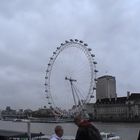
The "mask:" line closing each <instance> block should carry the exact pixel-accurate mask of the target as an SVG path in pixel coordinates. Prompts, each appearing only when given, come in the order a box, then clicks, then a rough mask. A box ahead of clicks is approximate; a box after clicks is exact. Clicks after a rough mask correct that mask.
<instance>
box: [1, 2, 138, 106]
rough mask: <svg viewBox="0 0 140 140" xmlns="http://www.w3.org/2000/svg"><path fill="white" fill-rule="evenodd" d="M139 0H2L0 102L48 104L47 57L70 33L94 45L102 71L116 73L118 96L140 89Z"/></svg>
mask: <svg viewBox="0 0 140 140" xmlns="http://www.w3.org/2000/svg"><path fill="white" fill-rule="evenodd" d="M139 14H140V1H138V0H133V1H132V0H123V1H122V0H118V1H115V0H114V1H113V0H77V1H74V0H59V1H58V0H57V1H56V0H39V1H38V0H30V1H28V0H12V1H10V0H4V1H2V0H1V1H0V78H1V81H0V108H3V107H5V106H7V105H10V106H12V107H15V108H38V107H39V106H44V105H46V99H45V93H44V85H43V84H44V76H45V69H46V67H47V63H48V61H49V57H50V56H51V55H52V52H53V51H54V50H55V49H56V47H58V46H59V45H60V43H61V42H63V41H64V40H66V39H69V38H78V39H81V40H84V41H85V42H87V43H88V44H89V47H91V48H92V49H93V51H94V52H95V55H96V59H97V62H98V69H99V76H101V75H104V74H106V72H107V74H111V75H114V76H116V80H117V93H118V96H125V95H126V91H127V90H130V91H131V92H140V87H139V75H140V67H139V54H140V47H139V44H140V43H139V40H140V27H139V25H140V19H139Z"/></svg>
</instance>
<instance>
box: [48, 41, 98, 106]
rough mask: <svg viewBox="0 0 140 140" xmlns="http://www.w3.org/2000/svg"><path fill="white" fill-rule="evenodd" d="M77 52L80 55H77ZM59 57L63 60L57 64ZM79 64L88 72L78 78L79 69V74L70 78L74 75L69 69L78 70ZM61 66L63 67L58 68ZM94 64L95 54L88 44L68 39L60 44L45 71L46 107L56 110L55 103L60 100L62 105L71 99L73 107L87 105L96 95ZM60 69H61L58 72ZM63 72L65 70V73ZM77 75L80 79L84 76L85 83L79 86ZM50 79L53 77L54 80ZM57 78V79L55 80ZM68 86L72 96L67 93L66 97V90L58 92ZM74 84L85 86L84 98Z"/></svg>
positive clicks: (95, 70)
mask: <svg viewBox="0 0 140 140" xmlns="http://www.w3.org/2000/svg"><path fill="white" fill-rule="evenodd" d="M66 50H67V51H66ZM78 52H79V53H81V54H80V55H79V54H78ZM61 54H63V55H61ZM74 54H75V55H77V56H76V58H74V56H73V55H74ZM79 56H80V58H79V62H77V64H74V63H76V60H77V59H78V57H79ZM59 57H60V58H64V59H61V61H60V62H59V63H58V62H57V60H58V59H59ZM67 57H68V58H67ZM69 58H71V59H72V60H71V61H70V62H68V63H67V62H66V63H64V61H67V60H68V59H69ZM82 58H85V60H84V62H83V61H82V60H81V59H82ZM85 62H86V63H87V65H86V66H84V64H85ZM57 63H58V64H57ZM79 63H81V65H82V67H84V69H88V70H89V71H88V72H86V73H82V74H81V75H80V76H79V74H80V72H82V71H83V70H81V69H80V70H79V71H80V72H77V74H76V75H75V77H73V75H72V76H71V73H74V70H70V68H73V69H74V68H75V67H77V69H78V68H80V66H77V65H79ZM62 64H63V66H60V65H62ZM71 64H74V65H73V66H70V67H68V68H67V66H68V65H71ZM96 64H97V62H96V61H95V54H93V53H92V49H91V48H88V44H86V43H84V42H83V41H82V40H78V39H70V40H69V41H65V43H61V45H60V46H59V47H57V48H56V50H55V51H54V52H53V54H52V56H51V57H50V59H49V63H48V65H47V69H46V76H45V93H46V98H47V103H48V106H50V107H53V108H56V107H57V108H59V105H58V104H56V101H58V100H61V101H60V102H61V103H62V102H63V101H65V100H66V99H69V100H72V99H73V101H70V102H71V103H72V105H75V106H78V105H79V104H80V105H82V106H83V105H84V104H87V103H89V102H90V100H91V99H92V98H94V97H95V95H96V82H97V79H96V77H97V72H98V70H97V69H96ZM60 67H61V68H63V69H61V70H58V69H59V68H60ZM63 70H65V72H64V71H63ZM85 71H86V70H85ZM60 72H61V73H60ZM66 72H68V73H66ZM54 73H55V74H54ZM68 74H70V75H68ZM77 75H78V76H79V77H80V78H81V79H82V77H84V76H85V78H83V79H84V80H85V79H86V78H87V77H89V78H88V79H87V81H86V82H85V83H82V82H81V83H80V84H79V83H78V82H80V81H82V80H79V79H78V78H79V77H78V78H77V79H76V76H77ZM52 77H54V79H53V78H52ZM58 77H59V79H58V80H57V78H58ZM53 80H54V83H53ZM61 80H63V81H64V80H65V83H66V80H67V81H69V82H67V85H66V84H65V83H63V84H62V82H61ZM78 80H79V81H78ZM68 84H69V87H68V88H69V89H70V88H71V92H72V94H71V93H68V94H67V95H66V93H67V91H68V90H65V91H59V90H60V89H62V88H64V87H66V86H68ZM76 84H77V85H78V84H79V85H80V86H81V87H84V85H87V87H86V88H87V89H86V91H84V92H86V93H84V96H82V94H81V93H80V89H79V88H78V87H77V85H76ZM54 85H56V87H57V88H58V89H57V90H56V89H55V88H54ZM68 88H67V89H68ZM84 89H85V88H84ZM57 95H58V97H59V99H58V97H56V96H57ZM72 95H73V96H72ZM80 96H81V97H80ZM62 97H64V99H62ZM70 97H72V98H70ZM60 102H59V104H60ZM66 102H67V101H66ZM66 106H67V105H65V104H63V107H66ZM71 107H72V106H71Z"/></svg>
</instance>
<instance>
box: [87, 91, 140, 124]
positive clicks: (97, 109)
mask: <svg viewBox="0 0 140 140" xmlns="http://www.w3.org/2000/svg"><path fill="white" fill-rule="evenodd" d="M88 106H89V107H88ZM87 112H88V113H89V114H90V116H92V119H94V120H97V121H123V122H124V121H140V93H132V94H131V95H130V96H129V97H128V96H127V97H119V98H111V99H109V98H105V99H101V100H97V101H96V103H94V104H90V105H88V104H87Z"/></svg>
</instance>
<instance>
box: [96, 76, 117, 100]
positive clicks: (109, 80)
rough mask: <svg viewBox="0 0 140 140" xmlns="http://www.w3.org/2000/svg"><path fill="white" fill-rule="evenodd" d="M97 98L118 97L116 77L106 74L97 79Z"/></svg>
mask: <svg viewBox="0 0 140 140" xmlns="http://www.w3.org/2000/svg"><path fill="white" fill-rule="evenodd" d="M96 86H97V88H96V100H100V99H104V98H117V94H116V80H115V77H113V76H109V75H105V76H102V77H99V78H98V79H97V85H96Z"/></svg>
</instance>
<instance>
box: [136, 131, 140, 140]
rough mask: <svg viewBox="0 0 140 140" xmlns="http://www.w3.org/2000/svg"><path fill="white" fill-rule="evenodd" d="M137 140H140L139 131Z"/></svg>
mask: <svg viewBox="0 0 140 140" xmlns="http://www.w3.org/2000/svg"><path fill="white" fill-rule="evenodd" d="M137 140H140V131H139V134H138V139H137Z"/></svg>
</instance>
